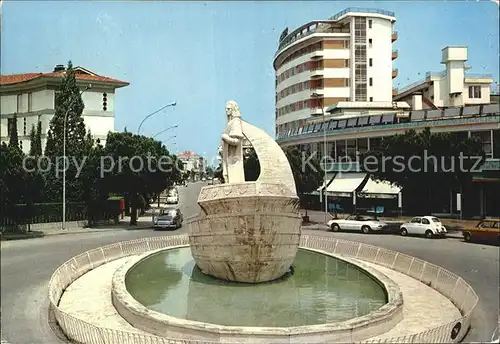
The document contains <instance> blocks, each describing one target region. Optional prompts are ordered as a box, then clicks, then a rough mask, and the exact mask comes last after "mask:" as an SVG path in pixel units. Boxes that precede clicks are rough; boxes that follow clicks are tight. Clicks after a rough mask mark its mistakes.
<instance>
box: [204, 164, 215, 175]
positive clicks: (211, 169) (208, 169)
mask: <svg viewBox="0 0 500 344" xmlns="http://www.w3.org/2000/svg"><path fill="white" fill-rule="evenodd" d="M205 174H206V175H207V177H208V178H213V177H214V168H213V167H212V166H207V168H206V170H205Z"/></svg>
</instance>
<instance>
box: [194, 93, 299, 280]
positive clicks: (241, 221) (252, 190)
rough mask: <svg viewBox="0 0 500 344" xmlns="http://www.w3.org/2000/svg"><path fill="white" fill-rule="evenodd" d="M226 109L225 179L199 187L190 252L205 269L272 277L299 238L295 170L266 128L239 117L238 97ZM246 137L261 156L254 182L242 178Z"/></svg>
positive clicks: (230, 275)
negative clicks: (196, 216)
mask: <svg viewBox="0 0 500 344" xmlns="http://www.w3.org/2000/svg"><path fill="white" fill-rule="evenodd" d="M226 113H227V115H228V125H227V127H226V130H225V132H224V134H223V135H222V140H223V153H222V162H223V170H224V179H225V183H224V184H219V185H213V186H206V187H203V188H202V190H201V192H200V195H199V198H198V204H199V205H200V207H201V209H202V214H201V216H200V217H199V218H198V219H196V220H195V221H193V222H191V223H190V226H189V227H190V228H189V242H190V246H191V252H192V255H193V258H194V259H195V261H196V264H197V265H198V267H199V268H200V269H201V271H202V272H203V273H205V274H209V275H212V276H214V277H217V278H221V279H225V280H230V281H238V282H247V283H258V282H265V281H271V280H274V279H277V278H279V277H281V276H283V275H284V274H285V273H286V272H287V271H288V270H289V269H290V266H291V265H292V263H293V261H294V259H295V255H296V253H297V249H298V246H299V243H300V231H301V223H302V218H301V217H300V215H299V209H298V205H299V199H298V197H297V192H296V188H295V181H294V178H293V173H292V170H291V168H290V164H289V163H288V159H287V157H286V155H285V154H284V152H283V150H282V149H281V148H280V147H279V146H278V144H277V143H276V142H275V141H274V139H273V138H272V137H270V136H269V135H268V134H267V133H265V132H264V131H263V130H261V129H259V128H257V127H255V126H253V125H252V124H250V123H247V122H245V121H243V120H241V118H240V116H239V111H238V108H237V104H236V103H235V102H233V101H230V102H228V106H227V107H226ZM245 138H246V139H247V140H248V141H249V142H250V143H251V144H252V146H253V148H254V149H255V152H256V154H257V157H258V159H259V164H260V175H259V178H258V179H257V181H254V182H247V181H244V173H243V154H242V147H241V145H242V141H243V140H244V139H245ZM242 176H243V177H242Z"/></svg>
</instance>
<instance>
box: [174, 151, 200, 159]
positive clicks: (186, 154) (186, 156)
mask: <svg viewBox="0 0 500 344" xmlns="http://www.w3.org/2000/svg"><path fill="white" fill-rule="evenodd" d="M177 157H179V158H181V159H190V158H198V157H199V155H198V154H196V153H193V152H191V151H185V152H182V153H180V154H179V155H177Z"/></svg>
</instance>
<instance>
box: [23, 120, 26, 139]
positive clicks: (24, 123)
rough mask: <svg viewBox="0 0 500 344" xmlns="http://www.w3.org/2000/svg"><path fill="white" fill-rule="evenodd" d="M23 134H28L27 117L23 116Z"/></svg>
mask: <svg viewBox="0 0 500 344" xmlns="http://www.w3.org/2000/svg"><path fill="white" fill-rule="evenodd" d="M23 135H24V136H26V117H24V118H23Z"/></svg>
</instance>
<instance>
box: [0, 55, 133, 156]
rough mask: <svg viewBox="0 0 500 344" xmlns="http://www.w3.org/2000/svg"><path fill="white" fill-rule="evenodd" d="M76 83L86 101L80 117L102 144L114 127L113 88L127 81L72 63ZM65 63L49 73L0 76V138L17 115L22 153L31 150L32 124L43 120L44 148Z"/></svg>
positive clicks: (114, 90) (6, 137)
mask: <svg viewBox="0 0 500 344" xmlns="http://www.w3.org/2000/svg"><path fill="white" fill-rule="evenodd" d="M74 70H75V74H76V75H75V76H76V83H77V85H78V87H80V88H81V89H82V90H83V89H85V88H86V87H87V86H88V85H91V86H92V87H91V88H90V89H88V90H87V91H85V92H84V93H83V94H82V100H83V103H84V105H85V109H84V110H83V120H84V123H85V126H86V127H87V130H88V129H90V131H91V132H92V136H93V137H94V138H95V139H99V140H100V141H101V143H102V144H105V142H106V137H107V134H108V132H109V131H114V130H115V100H116V98H115V95H116V89H118V88H121V87H124V86H127V85H129V83H128V82H125V81H120V80H117V79H113V78H110V77H106V76H102V75H98V74H96V73H95V72H92V71H90V70H88V69H85V68H83V67H74ZM64 73H65V67H64V66H63V65H57V66H56V67H55V68H54V70H53V71H52V72H49V73H25V74H12V75H2V76H0V97H1V98H0V99H1V106H0V111H1V112H0V114H1V116H0V117H1V118H0V140H1V141H2V142H8V141H9V128H10V127H11V125H12V124H13V123H14V122H13V117H14V114H16V115H17V133H18V137H19V144H20V146H21V148H22V149H23V151H24V152H25V153H28V152H29V150H30V139H29V134H30V131H31V129H32V126H33V125H34V126H35V127H36V126H37V124H38V122H41V124H42V149H45V144H46V139H47V132H48V130H49V123H50V121H51V119H52V117H53V116H54V114H55V109H56V106H57V104H56V101H55V95H56V92H57V90H58V88H59V85H60V83H61V81H62V78H63V77H64Z"/></svg>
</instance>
